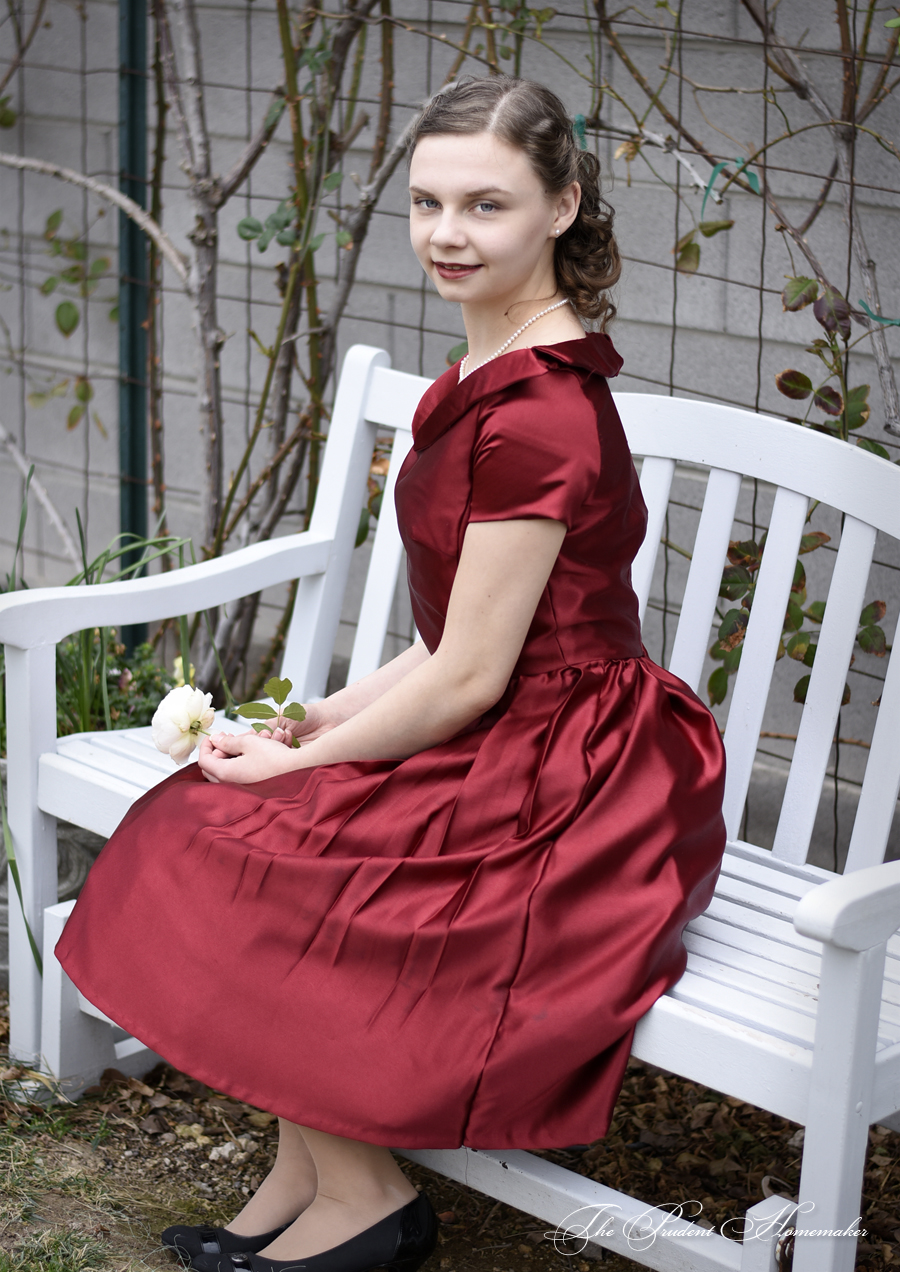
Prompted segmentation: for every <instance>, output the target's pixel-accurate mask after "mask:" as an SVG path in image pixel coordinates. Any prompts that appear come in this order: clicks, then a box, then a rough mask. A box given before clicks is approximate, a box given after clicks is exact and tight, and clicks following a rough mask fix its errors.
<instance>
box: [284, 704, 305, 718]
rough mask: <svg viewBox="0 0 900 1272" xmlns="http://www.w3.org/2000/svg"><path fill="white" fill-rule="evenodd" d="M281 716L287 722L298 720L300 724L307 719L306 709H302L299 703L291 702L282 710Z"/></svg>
mask: <svg viewBox="0 0 900 1272" xmlns="http://www.w3.org/2000/svg"><path fill="white" fill-rule="evenodd" d="M281 714H282V715H283V716H284V717H285V719H286V720H296V721H297V722H298V723H299V721H301V720H305V719H306V708H305V707H302V706H301V705H300V703H299V702H289V703H288V704H287V706H286V707H284V708H283V709H282V712H281Z"/></svg>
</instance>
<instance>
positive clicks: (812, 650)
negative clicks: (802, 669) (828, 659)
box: [803, 641, 819, 667]
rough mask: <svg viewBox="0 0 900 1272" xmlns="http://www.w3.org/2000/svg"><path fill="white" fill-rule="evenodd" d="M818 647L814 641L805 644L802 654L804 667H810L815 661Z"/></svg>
mask: <svg viewBox="0 0 900 1272" xmlns="http://www.w3.org/2000/svg"><path fill="white" fill-rule="evenodd" d="M818 648H819V646H818V643H817V642H816V641H810V643H809V645H808V646H807V649H806V653H805V654H804V655H803V663H804V666H806V667H811V666H812V665H813V663H814V662H815V661H816V650H817V649H818Z"/></svg>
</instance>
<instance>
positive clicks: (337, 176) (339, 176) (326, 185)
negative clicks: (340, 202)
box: [322, 172, 344, 194]
mask: <svg viewBox="0 0 900 1272" xmlns="http://www.w3.org/2000/svg"><path fill="white" fill-rule="evenodd" d="M343 179H344V174H343V172H329V174H328V176H327V177H326V178H325V180H324V181H323V182H322V189H323V190H324V191H325V193H326V194H331V192H332V190H336V189H337V188H338V186H339V185H340V184H341V182H342V181H343Z"/></svg>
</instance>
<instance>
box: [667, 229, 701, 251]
mask: <svg viewBox="0 0 900 1272" xmlns="http://www.w3.org/2000/svg"><path fill="white" fill-rule="evenodd" d="M696 233H697V231H696V230H688V232H687V234H682V236H681V238H680V239H679V240H678V242H677V243H676V244H675V247H674V248H673V252H674V254H675V255H676V256H677V255H678V253H679V252H681V251H683V250H684V248H686V247H687V245H688V243H693V241H694V235H695V234H696Z"/></svg>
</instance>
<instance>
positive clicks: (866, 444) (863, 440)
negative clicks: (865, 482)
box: [856, 437, 890, 459]
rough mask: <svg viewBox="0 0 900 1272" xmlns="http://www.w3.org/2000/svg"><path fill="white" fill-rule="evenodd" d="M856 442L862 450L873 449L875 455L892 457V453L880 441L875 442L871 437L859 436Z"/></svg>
mask: <svg viewBox="0 0 900 1272" xmlns="http://www.w3.org/2000/svg"><path fill="white" fill-rule="evenodd" d="M856 444H857V446H858V447H859V448H860V450H867V451H871V452H872V454H873V455H880V456H881V458H882V459H890V455H889V454H888V453H887V451H886V450H885V449H884V447H883V446H882V445H881V443H880V442H873V441H872V439H871V437H858V438H857V439H856Z"/></svg>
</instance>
